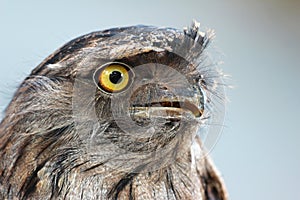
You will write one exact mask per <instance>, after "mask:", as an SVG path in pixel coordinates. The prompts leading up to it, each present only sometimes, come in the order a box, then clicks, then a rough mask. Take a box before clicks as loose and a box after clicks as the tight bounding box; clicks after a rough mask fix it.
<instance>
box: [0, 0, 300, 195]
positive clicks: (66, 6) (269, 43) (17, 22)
mask: <svg viewBox="0 0 300 200" xmlns="http://www.w3.org/2000/svg"><path fill="white" fill-rule="evenodd" d="M192 19H197V20H199V21H200V22H201V23H202V25H204V26H205V27H211V28H214V29H215V30H216V33H217V38H216V40H215V43H214V47H215V49H217V51H220V52H221V54H220V55H222V54H224V55H222V56H221V58H222V60H224V62H225V64H224V65H223V66H222V67H223V68H224V71H225V72H227V73H228V74H231V75H232V77H233V81H231V84H233V85H235V89H233V90H230V91H229V92H228V96H229V98H230V99H231V103H230V104H229V107H228V115H227V120H226V128H225V130H224V132H223V135H222V137H221V140H220V141H219V143H218V144H217V146H216V148H215V149H214V150H213V158H214V160H215V162H216V164H217V166H218V168H219V169H220V171H222V173H223V175H224V178H225V180H226V183H227V187H228V189H229V193H230V196H231V199H233V200H260V199H262V200H266V199H272V200H282V199H300V189H299V187H300V183H299V180H300V131H299V124H300V119H299V112H300V106H299V104H300V94H299V92H300V89H299V88H300V66H299V60H300V55H299V52H300V39H299V38H300V2H299V1H298V0H284V1H283V0H273V1H272V0H252V1H246V0H240V1H238V0H228V1H216V0H211V1H204V0H198V1H196V0H195V1H176V0H173V1H171V0H168V1H164V2H162V1H153V0H152V1H113V0H111V1H103V2H102V1H95V0H94V1H74V0H73V1H71V0H67V1H58V0H52V1H47V2H46V1H33V0H31V1H29V0H27V1H19V2H18V3H17V1H11V0H1V1H0V26H1V28H0V30H1V31H0V60H1V65H0V106H1V109H2V110H3V108H4V107H5V106H6V105H7V103H8V101H9V99H10V98H11V96H12V94H13V91H14V90H15V88H16V87H17V86H18V84H19V83H20V81H21V80H22V79H24V77H26V75H27V74H28V73H29V72H30V71H31V70H32V69H33V68H34V67H35V66H36V65H38V64H39V63H40V62H41V61H42V60H43V59H44V58H45V57H46V56H48V55H49V54H50V53H52V52H53V51H54V50H55V49H57V48H58V47H59V46H61V45H62V44H64V43H65V42H67V41H69V40H70V39H72V38H74V37H76V36H79V35H82V34H83V33H88V32H90V31H95V30H101V29H104V28H110V27H116V26H125V25H135V24H149V25H156V26H170V27H175V28H182V27H184V26H187V25H189V24H190V22H191V20H192Z"/></svg>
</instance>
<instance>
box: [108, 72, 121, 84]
mask: <svg viewBox="0 0 300 200" xmlns="http://www.w3.org/2000/svg"><path fill="white" fill-rule="evenodd" d="M122 79H123V74H122V73H121V72H119V71H113V72H112V73H111V74H110V75H109V80H110V81H111V82H112V83H113V84H118V83H120V82H121V81H122Z"/></svg>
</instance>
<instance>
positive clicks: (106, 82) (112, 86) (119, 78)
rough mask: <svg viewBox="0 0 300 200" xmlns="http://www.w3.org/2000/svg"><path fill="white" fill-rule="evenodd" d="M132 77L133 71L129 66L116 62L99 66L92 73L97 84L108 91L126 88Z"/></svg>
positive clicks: (120, 90)
mask: <svg viewBox="0 0 300 200" xmlns="http://www.w3.org/2000/svg"><path fill="white" fill-rule="evenodd" d="M132 78H133V73H132V71H131V69H130V67H129V66H127V65H125V64H123V63H117V62H115V63H108V64H105V65H103V66H101V67H100V68H99V69H98V70H96V72H95V74H94V80H95V82H96V84H97V86H98V87H99V88H100V89H101V90H103V91H104V92H108V93H118V92H122V91H124V90H126V89H127V88H128V87H129V86H130V85H131V83H132Z"/></svg>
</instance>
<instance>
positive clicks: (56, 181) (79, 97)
mask: <svg viewBox="0 0 300 200" xmlns="http://www.w3.org/2000/svg"><path fill="white" fill-rule="evenodd" d="M213 38H214V32H213V31H212V30H210V29H209V30H206V31H201V30H200V24H199V23H198V22H196V21H194V22H193V23H192V25H191V26H190V27H188V28H184V29H183V30H179V29H175V28H167V27H155V26H148V25H136V26H127V27H117V28H111V29H106V30H102V31H96V32H92V33H89V34H86V35H83V36H80V37H78V38H75V39H73V40H71V41H70V42H68V43H66V44H65V45H63V46H62V47H61V48H59V49H58V50H56V51H55V52H54V53H53V54H51V55H50V56H48V57H47V58H46V59H45V60H43V61H42V62H41V64H39V65H38V66H37V67H36V68H34V69H33V70H32V72H31V73H30V74H29V75H28V76H27V77H26V78H25V80H24V81H23V82H22V83H21V84H20V86H19V87H18V88H17V91H16V92H15V94H14V96H13V98H12V100H11V102H10V103H9V105H8V106H7V108H6V109H5V111H4V117H3V119H2V122H1V124H0V199H5V200H6V199H7V200H13V199H22V200H23V199H72V200H76V199H89V200H91V199H121V200H123V199H124V200H126V199H128V200H133V199H136V200H138V199H157V200H167V199H170V200H171V199H172V200H177V199H201V200H226V199H228V194H227V191H226V187H225V184H224V181H223V177H222V175H221V174H220V173H219V172H218V170H217V169H216V167H215V166H214V164H213V162H212V160H211V159H210V157H209V155H208V154H207V150H206V149H205V147H204V141H203V140H202V138H201V134H203V132H205V131H207V130H206V129H205V127H207V126H209V120H210V119H211V117H212V116H213V115H214V109H213V108H214V106H215V105H216V104H217V103H216V99H219V100H217V101H219V102H223V100H224V97H223V96H222V95H221V94H220V93H219V92H218V91H219V89H218V88H220V87H222V86H224V84H223V83H222V81H221V80H222V77H223V75H222V73H221V72H220V71H218V70H217V69H216V67H215V65H214V63H213V62H212V61H210V60H209V56H208V53H207V47H208V46H209V44H210V43H211V41H212V39H213Z"/></svg>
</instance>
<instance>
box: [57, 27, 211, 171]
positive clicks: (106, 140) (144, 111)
mask: <svg viewBox="0 0 300 200" xmlns="http://www.w3.org/2000/svg"><path fill="white" fill-rule="evenodd" d="M150 30H151V29H150ZM151 31H152V32H150V33H149V34H150V35H148V37H149V38H148V39H147V40H145V41H143V40H141V39H140V38H136V40H138V42H136V43H135V45H134V46H131V45H129V44H128V43H131V40H128V38H131V37H132V35H130V34H129V33H127V34H125V33H123V34H121V35H117V36H114V37H112V38H106V40H105V44H107V43H108V44H111V48H112V49H113V50H111V49H110V50H109V51H108V50H103V47H102V46H101V45H100V44H101V43H97V45H96V46H92V47H90V46H89V47H87V48H86V50H85V51H87V52H89V53H85V52H81V54H83V55H85V57H82V56H78V59H79V60H77V61H75V62H72V63H73V65H74V63H76V67H74V66H73V69H74V70H73V71H72V73H71V74H74V83H73V85H74V89H73V102H72V105H73V115H74V116H75V119H77V120H78V121H77V122H78V123H77V125H76V127H77V129H79V131H77V133H78V134H79V137H80V138H81V140H82V141H84V143H85V144H88V145H87V146H88V148H90V149H92V150H89V151H92V152H97V153H96V154H97V155H98V156H99V157H105V158H107V154H110V155H111V156H110V157H111V158H117V159H118V160H120V158H119V157H120V155H122V156H124V155H125V158H123V159H121V160H122V162H120V163H119V164H117V165H118V166H119V165H122V164H123V165H124V163H126V164H128V165H131V166H134V165H132V162H130V161H129V160H130V159H128V158H131V159H132V160H134V161H133V162H141V160H145V161H144V162H147V163H152V165H151V167H153V165H155V164H153V162H154V161H153V155H156V157H155V160H159V162H161V160H160V159H161V158H162V157H171V158H170V159H165V160H166V161H167V162H163V163H164V164H170V162H171V161H174V159H176V157H177V156H178V155H177V154H180V153H182V152H184V153H186V151H187V150H188V149H189V148H190V147H191V145H192V142H193V139H194V137H195V135H196V134H197V130H198V128H199V125H201V123H203V121H204V118H205V117H204V116H205V104H206V99H207V98H206V94H205V93H206V91H205V89H204V86H205V84H204V74H203V72H201V70H199V66H198V65H197V61H195V60H191V59H190V60H189V58H191V57H192V55H191V54H189V52H185V51H187V48H188V47H189V46H188V47H185V48H183V47H182V45H183V44H185V45H187V44H186V43H185V42H186V41H181V40H184V39H189V40H188V41H190V40H192V39H191V38H188V36H184V35H182V34H179V33H177V32H176V31H174V30H168V31H166V30H165V29H163V31H160V30H157V29H155V30H151ZM155 33H156V34H158V33H159V34H162V33H164V35H168V34H169V35H171V36H172V38H170V39H169V40H170V44H169V43H167V42H166V41H165V37H164V39H161V41H160V40H159V39H158V38H159V36H157V35H156V34H155ZM151 34H152V35H151ZM177 34H179V35H177ZM162 36H163V35H161V37H162ZM157 37H158V38H157ZM180 37H183V38H180ZM125 38H127V40H128V43H123V44H122V43H121V42H120V41H124V40H125ZM153 38H155V39H156V40H155V41H156V42H157V43H158V45H157V46H149V43H151V44H152V45H153V40H154V39H153ZM179 38H180V39H181V40H180V41H177V42H178V43H176V39H178V40H179ZM115 40H117V41H115ZM119 40H120V41H119ZM159 41H160V42H159ZM180 42H182V43H183V44H180ZM193 42H195V41H194V40H193ZM120 43H121V44H120ZM93 44H94V45H95V43H93ZM172 45H173V46H172ZM176 45H178V46H179V47H180V48H183V50H182V49H180V48H178V47H176ZM198 45H199V44H198ZM167 47H169V48H171V47H172V48H174V49H172V51H171V50H167V49H166V48H167ZM176 48H178V49H179V50H177V49H176ZM189 48H190V47H189ZM198 48H202V46H200V45H199V46H198ZM200 50H201V49H199V51H200ZM176 51H178V52H176ZM180 51H183V52H180ZM124 54H125V55H124ZM189 56H190V57H189ZM62 65H64V64H62ZM65 65H66V64H65ZM87 122H90V123H89V124H88V127H86V124H87ZM82 124H84V126H83V127H84V128H82ZM87 141H90V142H87ZM106 147H107V148H106ZM100 148H101V150H100ZM112 148H115V150H114V152H111V149H112ZM105 149H107V151H105ZM116 149H117V150H116ZM174 149H180V151H179V152H178V151H176V150H175V151H174ZM103 152H106V153H105V156H103V155H102V154H103ZM170 152H172V155H167V154H170ZM99 154H101V156H100V155H99ZM157 155H159V158H157ZM110 161H112V159H110ZM126 164H125V165H126ZM157 167H162V166H161V165H159V166H157Z"/></svg>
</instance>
